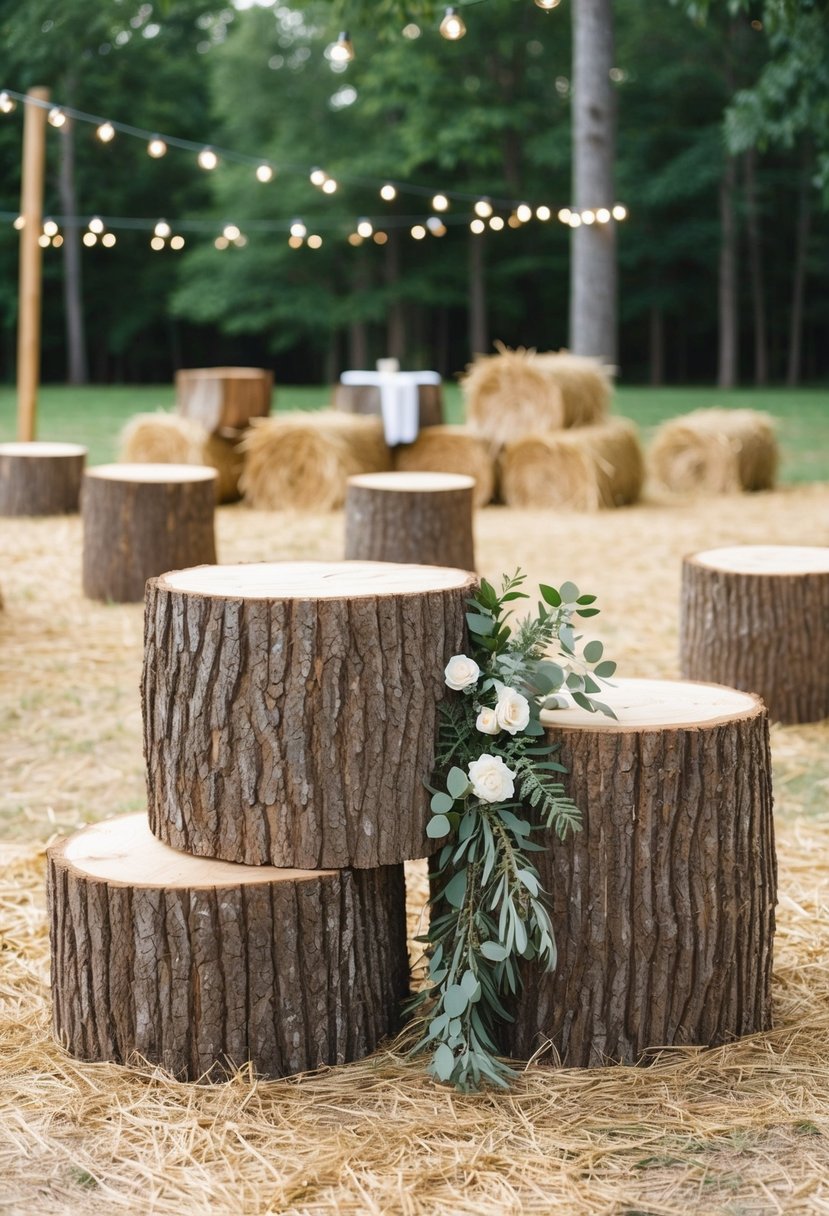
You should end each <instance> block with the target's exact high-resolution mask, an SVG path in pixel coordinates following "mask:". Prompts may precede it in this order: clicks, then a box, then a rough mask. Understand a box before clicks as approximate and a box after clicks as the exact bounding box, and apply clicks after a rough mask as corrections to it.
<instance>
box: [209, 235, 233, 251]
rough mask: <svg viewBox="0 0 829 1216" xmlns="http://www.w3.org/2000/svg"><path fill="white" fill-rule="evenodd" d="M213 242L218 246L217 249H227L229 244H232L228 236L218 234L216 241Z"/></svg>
mask: <svg viewBox="0 0 829 1216" xmlns="http://www.w3.org/2000/svg"><path fill="white" fill-rule="evenodd" d="M213 244H214V245H215V246H216V248H217V249H227V247H228V245H229V244H230V241H229V240H228V239H227V237H226V236H217V237H216V239H215V241H214V242H213Z"/></svg>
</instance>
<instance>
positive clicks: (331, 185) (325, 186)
mask: <svg viewBox="0 0 829 1216" xmlns="http://www.w3.org/2000/svg"><path fill="white" fill-rule="evenodd" d="M336 190H337V183H336V182H335V180H334V178H333V177H327V178H326V179H325V181H324V182H323V183H322V192H323V194H334V193H336Z"/></svg>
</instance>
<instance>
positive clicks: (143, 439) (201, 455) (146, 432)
mask: <svg viewBox="0 0 829 1216" xmlns="http://www.w3.org/2000/svg"><path fill="white" fill-rule="evenodd" d="M117 460H118V462H119V463H121V464H197V465H206V466H207V467H209V468H214V469H215V470H216V473H217V474H218V476H217V478H216V501H217V502H235V501H236V499H237V498H238V497H239V478H240V476H241V473H242V454H241V452H240V450H239V433H238V432H231V431H228V432H226V433H225V434H216V435H211V434H210V433H209V432H208V431H207V430H206V429H205V427H203V426H202V425H201V424H200V423H198V422H195V421H194V420H193V419H192V418H182V417H180V416H179V415H178V414H165V413H163V412H162V411H160V410H159V411H158V413H155V414H136V415H135V416H134V417H133V418H131V419H130V420H129V422H128V423H127V424H126V426H125V427H124V428H123V430H122V431H121V435H120V440H119V446H118V456H117Z"/></svg>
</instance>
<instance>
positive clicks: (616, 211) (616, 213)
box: [611, 203, 628, 220]
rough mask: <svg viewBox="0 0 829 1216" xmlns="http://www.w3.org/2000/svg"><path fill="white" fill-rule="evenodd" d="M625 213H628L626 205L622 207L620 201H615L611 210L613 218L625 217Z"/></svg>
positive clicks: (620, 218) (622, 218)
mask: <svg viewBox="0 0 829 1216" xmlns="http://www.w3.org/2000/svg"><path fill="white" fill-rule="evenodd" d="M627 214H628V210H627V207H623V206H622V204H621V203H617V204H616V206H615V207H614V208H613V210H612V212H611V215H612V216H613V218H614V220H624V219H627Z"/></svg>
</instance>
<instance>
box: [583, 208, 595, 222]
mask: <svg viewBox="0 0 829 1216" xmlns="http://www.w3.org/2000/svg"><path fill="white" fill-rule="evenodd" d="M581 222H582V223H583V224H595V222H596V213H595V211H582V213H581Z"/></svg>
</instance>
